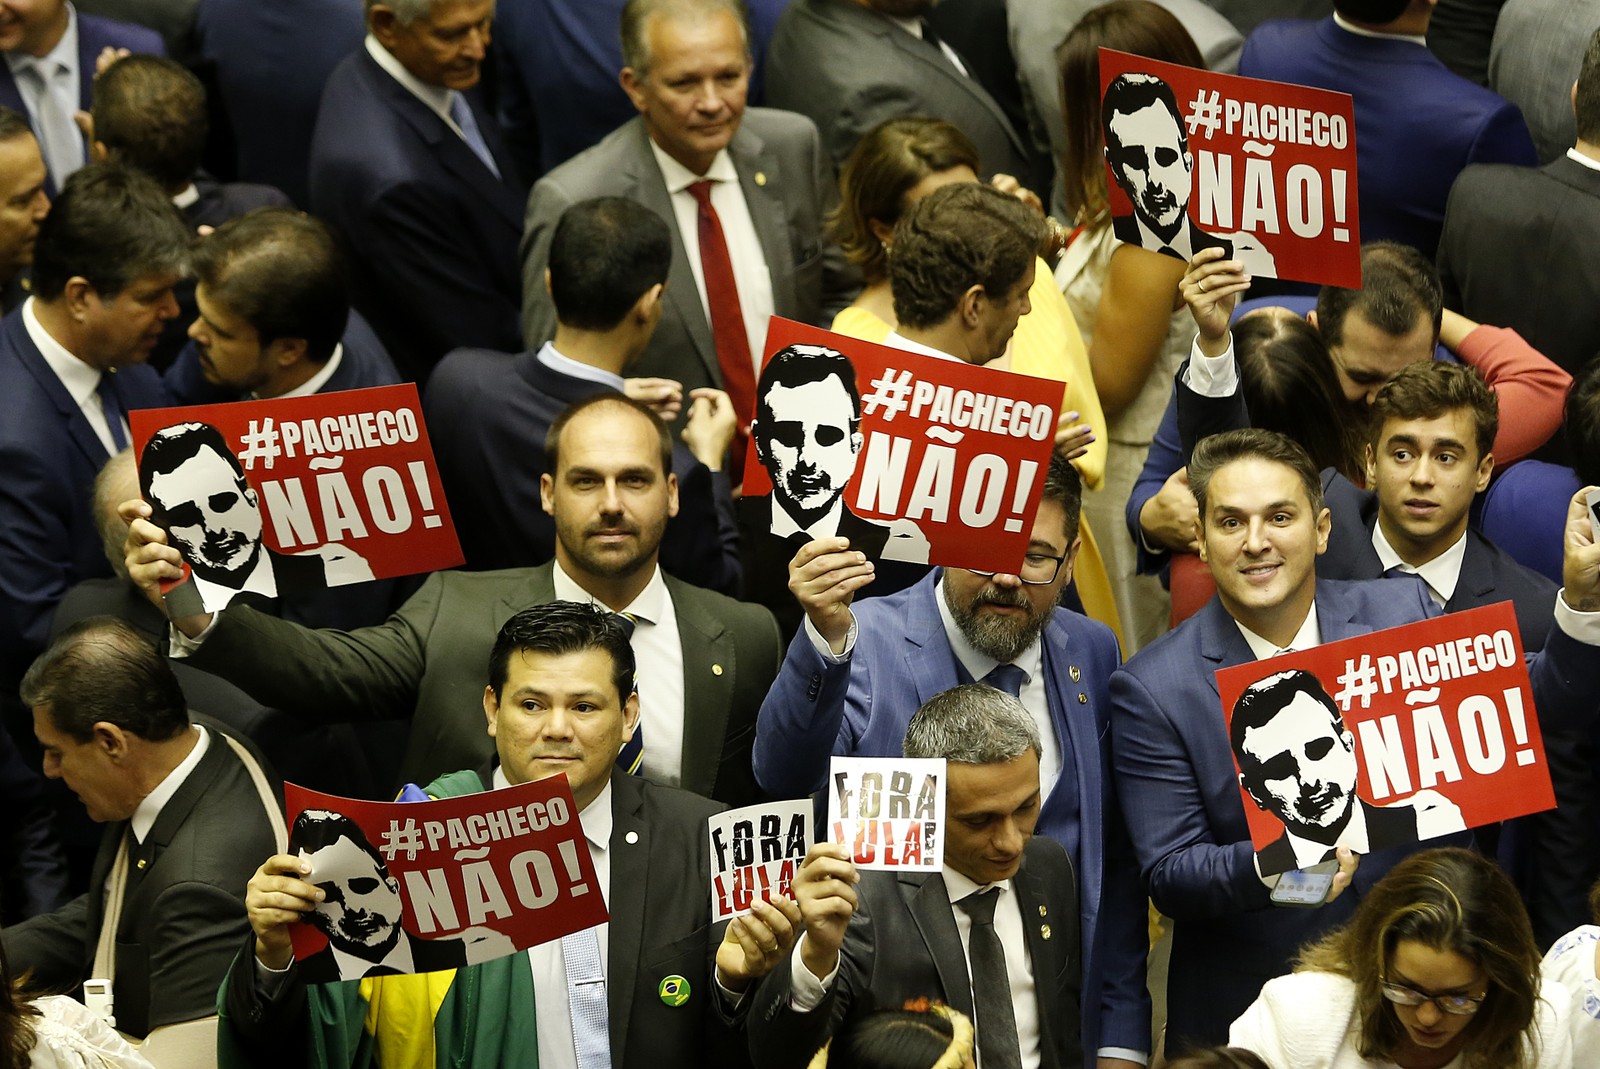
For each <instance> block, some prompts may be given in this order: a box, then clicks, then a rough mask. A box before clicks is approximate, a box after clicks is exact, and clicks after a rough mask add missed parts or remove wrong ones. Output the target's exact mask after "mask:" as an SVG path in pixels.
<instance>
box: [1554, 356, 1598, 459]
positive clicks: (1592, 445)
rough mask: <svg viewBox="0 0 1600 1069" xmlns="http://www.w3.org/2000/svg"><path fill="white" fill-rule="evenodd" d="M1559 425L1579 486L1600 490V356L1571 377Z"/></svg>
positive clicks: (1595, 357)
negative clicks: (1570, 385) (1564, 412)
mask: <svg viewBox="0 0 1600 1069" xmlns="http://www.w3.org/2000/svg"><path fill="white" fill-rule="evenodd" d="M1561 425H1562V428H1563V431H1564V433H1565V435H1566V441H1567V455H1568V456H1570V457H1571V458H1572V467H1573V469H1574V470H1575V471H1577V473H1578V482H1579V483H1580V484H1581V485H1583V486H1600V353H1596V354H1595V356H1594V357H1593V358H1591V359H1590V360H1589V362H1588V363H1587V364H1584V365H1583V367H1581V368H1579V369H1578V373H1577V374H1576V375H1574V376H1573V377H1572V387H1571V389H1569V390H1568V391H1567V407H1566V415H1565V416H1564V417H1563V418H1562V421H1561Z"/></svg>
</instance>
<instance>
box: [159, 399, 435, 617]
mask: <svg viewBox="0 0 1600 1069" xmlns="http://www.w3.org/2000/svg"><path fill="white" fill-rule="evenodd" d="M129 419H130V422H131V424H132V427H133V439H134V450H135V453H136V455H137V456H138V458H139V473H140V481H139V485H140V488H141V492H142V493H143V495H144V497H145V499H146V500H147V501H148V502H149V503H150V507H151V509H152V510H153V512H154V519H155V522H156V523H157V524H158V525H160V526H162V527H164V528H165V529H166V531H167V534H168V537H169V538H171V540H172V543H173V544H174V545H175V546H177V548H178V550H179V551H180V552H181V553H182V554H183V555H184V559H185V562H186V563H187V565H188V567H187V568H186V573H187V579H186V580H185V581H184V582H182V583H180V584H177V585H176V586H175V588H174V589H173V590H171V591H169V592H168V596H169V597H170V598H179V599H182V601H181V602H180V604H179V605H178V607H177V609H176V611H179V612H198V611H200V609H201V607H202V606H203V607H204V609H205V610H206V611H216V610H218V609H221V608H224V607H226V606H227V604H228V602H229V601H231V600H232V599H233V598H234V597H235V596H236V595H238V594H240V593H242V592H246V591H248V592H251V593H256V594H260V595H262V596H264V597H276V596H279V595H280V594H285V593H295V592H300V591H306V590H316V589H320V588H323V587H333V586H343V585H345V584H348V583H358V582H363V581H365V580H368V579H386V578H389V577H391V576H397V575H411V574H413V573H415V572H428V571H435V570H437V569H440V568H453V567H455V566H456V565H458V564H460V563H461V562H462V556H461V546H460V544H459V543H458V542H457V541H456V534H455V525H454V524H452V523H451V521H450V509H449V506H448V505H447V504H446V503H445V498H444V490H443V488H442V486H441V485H440V483H439V472H438V467H437V465H436V464H435V463H434V459H433V447H432V446H431V445H430V444H429V443H428V430H427V428H426V427H425V426H424V425H423V422H422V406H421V405H420V404H419V403H418V401H417V388H416V386H415V385H414V384H412V383H403V384H401V385H398V386H379V387H375V388H373V389H369V390H347V391H344V392H340V393H327V394H314V395H312V396H310V397H296V398H279V399H276V400H271V401H236V402H231V403H228V404H216V405H194V406H191V407H187V408H161V409H146V410H141V411H136V412H134V413H132V414H131V415H130V417H129Z"/></svg>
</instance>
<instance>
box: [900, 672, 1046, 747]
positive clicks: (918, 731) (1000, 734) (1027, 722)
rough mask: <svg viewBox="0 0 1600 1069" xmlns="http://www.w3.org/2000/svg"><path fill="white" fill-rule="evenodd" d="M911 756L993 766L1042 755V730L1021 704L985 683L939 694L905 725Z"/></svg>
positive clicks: (968, 684) (967, 684) (959, 687)
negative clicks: (1028, 752)
mask: <svg viewBox="0 0 1600 1069" xmlns="http://www.w3.org/2000/svg"><path fill="white" fill-rule="evenodd" d="M904 748H905V755H906V756H907V757H942V758H944V759H945V760H946V761H956V762H959V763H961V764H964V765H994V764H1004V763H1005V762H1007V761H1014V760H1016V759H1017V758H1018V757H1021V756H1022V755H1023V754H1024V753H1026V752H1027V751H1029V750H1032V751H1033V752H1034V753H1038V752H1039V726H1038V725H1037V724H1035V723H1034V721H1033V717H1032V715H1030V714H1029V712H1028V710H1027V709H1025V708H1023V705H1022V702H1020V701H1018V700H1017V699H1016V698H1014V697H1012V696H1011V695H1009V694H1007V693H1006V692H1005V691H1003V690H996V689H995V688H994V687H991V686H989V685H988V684H987V683H963V684H962V685H960V686H958V687H951V688H950V689H949V690H947V691H943V692H942V693H939V694H935V695H934V696H933V697H932V698H929V699H928V700H927V702H925V703H924V704H923V706H922V708H920V709H918V710H917V712H916V715H914V716H913V717H912V718H911V723H909V724H907V725H906V738H905V747H904Z"/></svg>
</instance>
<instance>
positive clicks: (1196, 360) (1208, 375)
mask: <svg viewBox="0 0 1600 1069" xmlns="http://www.w3.org/2000/svg"><path fill="white" fill-rule="evenodd" d="M1183 384H1184V385H1185V386H1187V387H1189V389H1191V390H1193V391H1194V392H1195V393H1197V394H1199V395H1200V396H1201V397H1227V396H1229V395H1231V394H1232V393H1233V392H1234V391H1236V390H1237V389H1238V388H1239V371H1238V369H1237V368H1236V367H1235V366H1234V363H1233V335H1232V334H1231V333H1230V334H1229V335H1228V348H1227V349H1226V350H1225V351H1224V352H1223V354H1222V355H1221V356H1207V355H1206V354H1205V353H1202V352H1201V351H1200V335H1199V334H1196V335H1195V336H1194V341H1193V342H1191V343H1190V344H1189V366H1188V367H1187V368H1185V369H1184V372H1183Z"/></svg>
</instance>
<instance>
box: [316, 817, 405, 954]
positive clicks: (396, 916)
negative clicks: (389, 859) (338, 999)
mask: <svg viewBox="0 0 1600 1069" xmlns="http://www.w3.org/2000/svg"><path fill="white" fill-rule="evenodd" d="M308 860H309V861H310V862H311V878H312V880H313V881H315V882H316V885H317V887H319V888H321V890H322V892H323V894H324V895H326V896H327V897H326V898H324V899H323V902H322V905H321V906H320V907H318V909H317V911H316V912H315V913H313V914H311V915H310V917H309V918H308V920H310V922H311V923H312V924H315V925H316V926H317V927H318V928H320V929H322V931H323V932H324V933H326V934H327V936H328V941H329V942H330V943H332V944H333V945H334V946H335V947H337V948H338V949H340V950H342V951H344V952H345V953H347V954H354V955H356V956H357V957H361V958H365V959H367V960H369V961H379V960H381V959H382V958H383V957H384V955H386V954H388V952H389V951H390V950H391V949H392V948H393V947H394V945H395V943H396V941H398V940H399V938H400V932H401V929H400V918H401V914H402V910H401V905H400V885H399V883H397V882H396V881H395V879H394V877H392V876H390V875H389V874H388V872H386V871H384V870H383V869H382V868H381V867H380V866H379V865H378V864H377V862H375V861H373V860H372V856H371V855H370V854H368V853H367V852H366V851H365V850H363V849H362V848H361V847H360V846H358V845H357V844H355V843H353V842H351V841H350V839H349V838H348V837H341V838H339V839H337V840H335V841H334V842H332V843H329V844H328V845H327V846H324V847H322V848H321V849H320V850H317V851H315V852H313V853H312V854H310V855H309V857H308ZM319 871H320V872H327V873H330V874H331V875H330V876H329V878H327V879H322V878H320V877H319V876H318V873H319Z"/></svg>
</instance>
